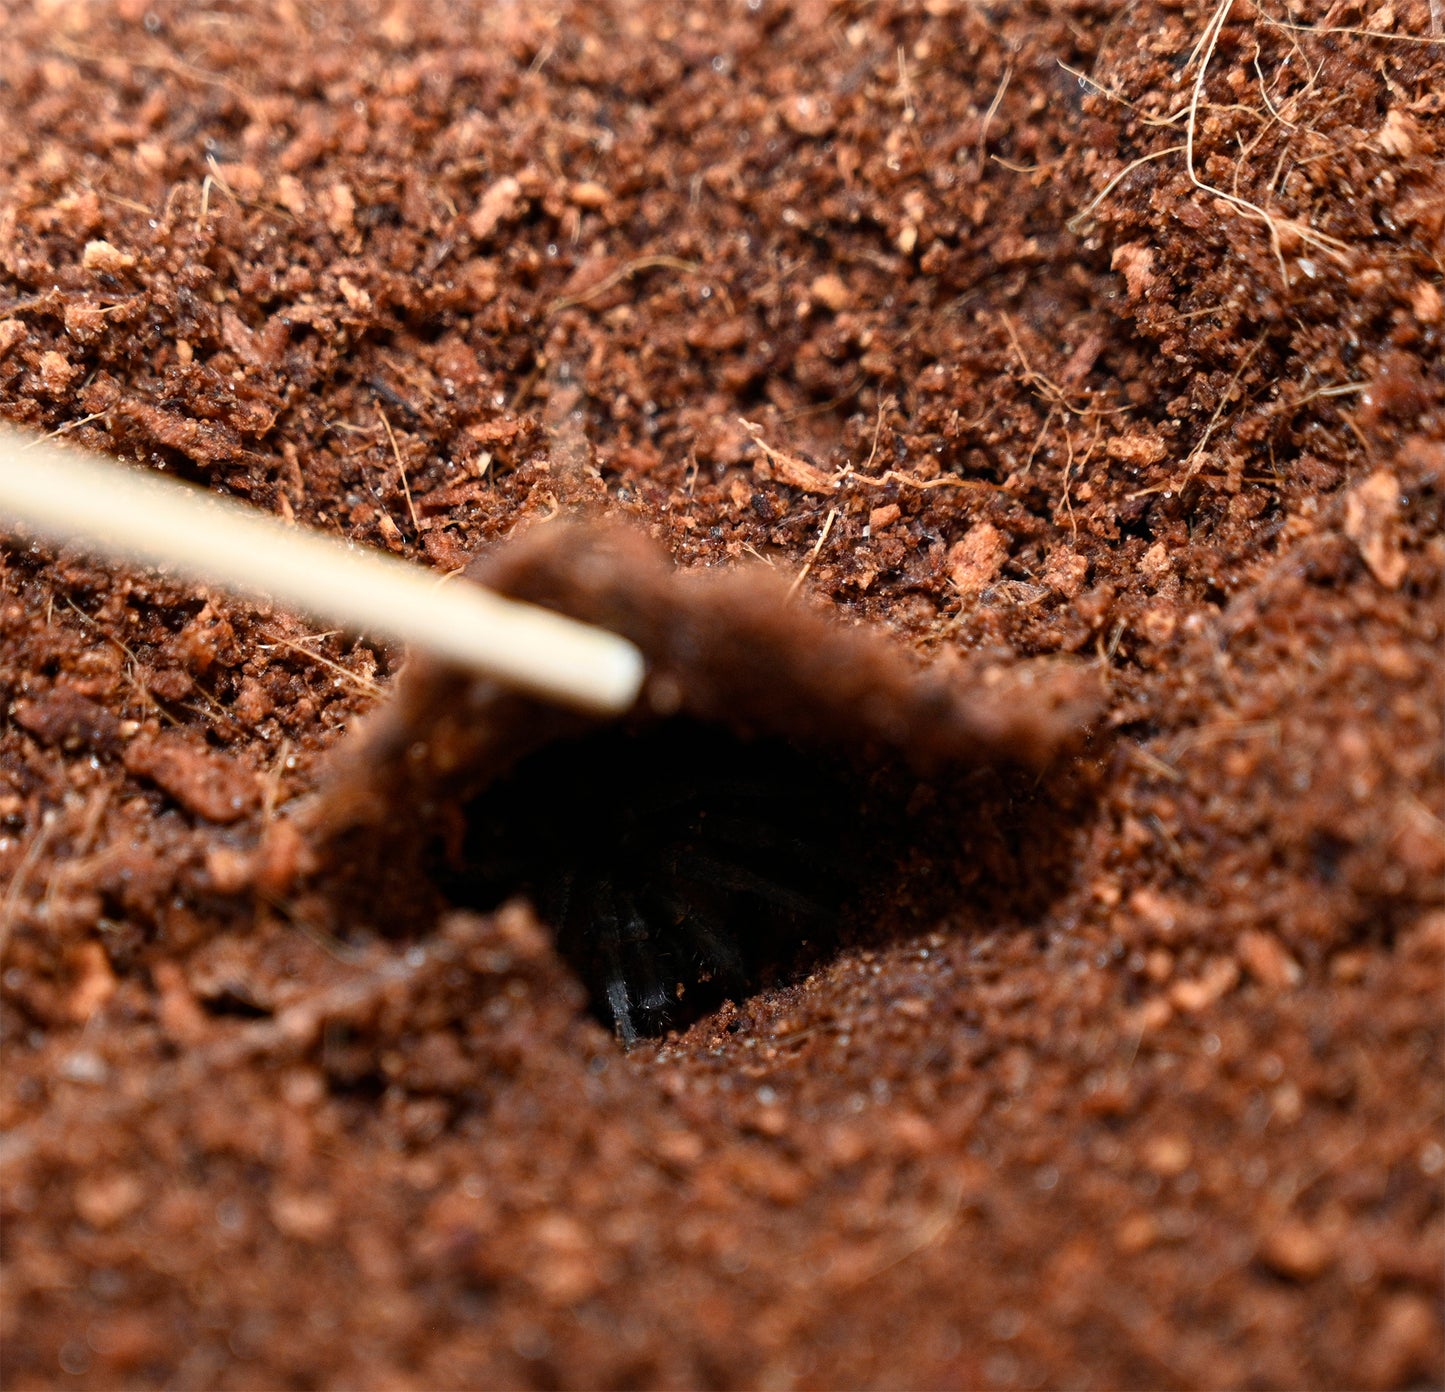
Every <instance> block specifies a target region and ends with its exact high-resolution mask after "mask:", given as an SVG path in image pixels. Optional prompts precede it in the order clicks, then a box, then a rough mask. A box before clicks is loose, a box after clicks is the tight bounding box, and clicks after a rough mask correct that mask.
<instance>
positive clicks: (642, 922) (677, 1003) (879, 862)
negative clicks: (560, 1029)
mask: <svg viewBox="0 0 1445 1392" xmlns="http://www.w3.org/2000/svg"><path fill="white" fill-rule="evenodd" d="M1037 785H1038V779H1037V778H1036V777H1035V776H1033V775H1024V774H1007V775H1000V774H999V773H997V772H995V771H992V770H979V771H972V772H968V773H966V774H962V775H959V776H957V777H955V778H953V779H951V780H948V781H946V782H945V783H943V784H941V785H933V784H925V783H921V782H920V781H919V780H918V779H917V778H914V777H912V776H911V775H909V774H908V773H907V772H906V770H904V769H902V768H901V767H898V768H881V769H878V768H875V769H873V770H870V771H868V772H863V771H860V770H859V769H857V768H855V767H853V766H852V765H851V764H850V763H849V762H848V761H847V760H846V759H843V758H841V757H839V756H837V755H830V756H826V757H824V756H819V755H817V754H812V753H805V752H803V751H801V750H799V749H798V748H796V747H795V746H793V745H792V744H790V743H788V742H786V741H784V740H781V739H760V740H755V741H749V740H744V739H740V738H739V737H738V736H736V735H735V734H733V733H732V732H731V731H729V730H726V729H724V728H721V727H718V726H715V725H709V724H705V723H702V722H699V721H695V720H691V719H686V718H676V719H672V720H667V721H663V722H660V723H651V724H647V725H644V726H642V727H641V728H631V727H629V726H627V725H625V724H624V725H615V726H608V727H605V728H604V729H602V730H600V731H597V732H594V733H592V734H588V735H585V736H581V737H576V738H572V739H565V740H561V741H558V742H555V743H553V744H549V745H548V746H546V747H545V748H543V749H542V750H540V751H538V752H536V753H534V754H532V755H531V756H530V757H528V758H526V759H524V760H523V761H522V762H521V763H520V764H519V765H517V767H516V768H515V769H513V771H512V772H511V773H510V774H509V775H508V776H506V777H505V778H503V779H502V780H500V781H498V782H496V783H494V784H492V785H491V786H490V787H489V788H487V789H486V790H485V792H483V793H482V794H481V795H480V796H478V797H476V798H475V799H473V800H472V801H471V802H470V803H468V804H466V805H465V806H464V807H463V808H462V813H463V818H462V821H461V822H460V823H459V824H458V825H457V826H456V827H455V829H454V831H453V833H452V834H451V835H450V836H449V837H447V838H446V840H447V842H448V844H446V845H444V846H439V847H438V848H437V852H436V856H437V859H436V861H435V862H434V863H435V864H436V866H437V869H436V872H435V873H436V880H437V883H438V885H439V887H440V888H441V889H442V891H443V893H444V894H446V895H447V897H448V898H449V899H451V901H452V902H453V903H455V904H457V905H458V906H459V907H464V908H471V909H477V910H482V911H488V910H491V909H494V908H496V907H498V906H499V905H500V904H501V903H503V902H505V901H506V900H507V899H509V898H511V897H513V896H516V895H522V896H525V897H526V898H527V899H529V900H530V901H531V903H532V905H533V907H534V908H535V909H536V911H537V913H538V915H539V917H541V918H542V919H543V921H544V922H546V923H547V924H548V926H549V927H550V928H551V929H552V931H553V932H554V933H555V934H556V937H557V943H558V947H559V950H560V951H561V953H562V955H563V956H564V957H565V958H566V959H567V961H568V962H569V963H570V965H571V966H572V968H573V969H574V970H575V971H576V972H577V973H578V975H579V977H580V978H581V980H582V981H583V983H584V984H585V986H586V987H587V990H588V992H589V994H590V996H591V1000H592V1006H593V1010H594V1012H595V1013H596V1014H597V1016H598V1018H599V1019H601V1020H602V1021H603V1022H604V1023H606V1024H608V1025H610V1026H611V1027H612V1028H614V1029H615V1030H616V1032H617V1034H618V1035H619V1036H620V1037H621V1039H622V1040H623V1041H624V1042H627V1043H631V1042H632V1041H634V1040H635V1039H637V1038H639V1037H643V1036H649V1035H657V1034H661V1033H663V1032H665V1031H666V1030H669V1029H676V1028H684V1027H686V1026H687V1025H688V1024H690V1023H692V1022H693V1021H695V1020H696V1019H698V1018H699V1017H700V1016H702V1015H704V1014H706V1013H708V1012H709V1011H711V1010H714V1009H716V1008H717V1007H718V1006H719V1005H720V1004H721V1003H722V1002H723V1001H724V1000H725V999H729V998H731V999H733V1000H741V999H743V997H744V996H746V995H747V994H750V993H752V992H755V991H757V990H760V989H766V988H767V987H769V986H772V985H776V984H779V983H782V982H786V981H788V980H791V979H795V978H796V977H797V976H798V975H800V974H802V973H805V972H806V971H807V970H809V969H811V968H812V967H813V966H815V965H817V964H818V963H819V962H820V961H821V960H824V959H826V958H827V956H829V955H830V954H832V953H834V952H836V951H837V950H838V949H839V947H840V946H842V945H845V944H849V943H857V942H874V941H878V940H880V939H889V938H893V937H896V936H899V935H901V934H904V933H906V932H908V931H909V930H910V929H915V930H916V929H918V928H920V927H922V926H924V925H925V924H927V925H929V926H932V925H933V924H936V923H937V922H938V921H939V920H940V917H942V916H945V915H952V916H955V917H956V916H957V911H958V910H960V908H961V906H962V901H963V900H964V899H967V901H968V905H969V906H970V907H971V908H972V909H973V910H974V911H979V910H983V911H988V909H987V907H986V906H988V905H990V904H992V906H993V908H994V909H995V910H1005V908H1006V911H1007V912H1008V916H1010V917H1013V916H1014V915H1016V914H1017V913H1018V912H1019V911H1020V910H1024V909H1026V908H1027V907H1028V905H1027V903H1026V902H1025V901H1029V900H1037V898H1038V896H1039V894H1040V893H1041V892H1044V891H1046V889H1047V886H1048V885H1049V883H1051V881H1052V876H1051V875H1050V874H1049V873H1048V872H1047V870H1046V869H1044V868H1043V862H1042V860H1041V859H1040V857H1039V855H1038V852H1039V850H1040V849H1041V848H1040V846H1039V845H1038V844H1037V841H1036V840H1035V839H1034V838H1035V837H1036V835H1037V833H1038V832H1039V830H1040V822H1039V819H1038V817H1037V815H1036V812H1037V808H1036V807H1035V806H1034V804H1035V803H1036V801H1037ZM1031 809H1032V810H1031ZM1026 825H1027V827H1028V828H1029V833H1030V835H1029V838H1028V839H1029V840H1030V841H1031V842H1033V844H1031V845H1027V846H1026V845H1025V842H1024V839H1022V837H1021V836H1020V835H1015V834H1011V832H1010V828H1012V829H1013V832H1015V833H1022V831H1023V829H1024V827H1025V826H1026ZM1021 856H1022V857H1023V858H1026V859H1027V860H1029V861H1030V862H1033V867H1034V868H1033V872H1031V874H1030V875H1029V876H1021V875H1020V874H1019V867H1020V859H1021ZM1025 885H1026V886H1027V888H1024V886H1025Z"/></svg>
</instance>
